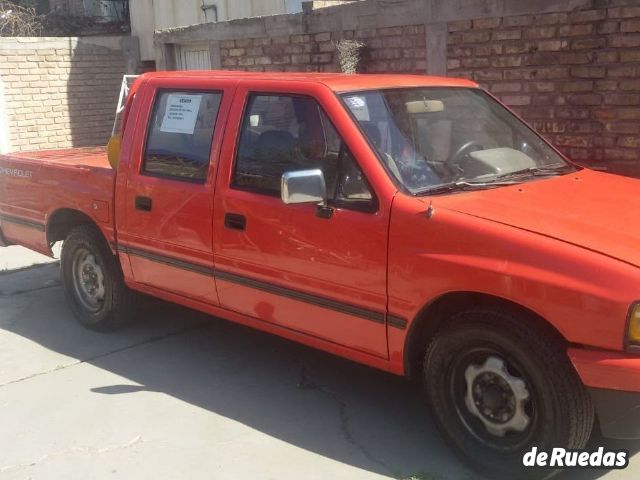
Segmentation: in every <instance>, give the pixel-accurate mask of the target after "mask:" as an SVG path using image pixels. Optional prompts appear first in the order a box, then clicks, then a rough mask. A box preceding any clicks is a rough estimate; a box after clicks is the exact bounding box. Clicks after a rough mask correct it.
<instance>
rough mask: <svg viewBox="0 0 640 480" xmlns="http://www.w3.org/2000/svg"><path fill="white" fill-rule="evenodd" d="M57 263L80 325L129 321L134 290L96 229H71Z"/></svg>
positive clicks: (115, 324)
mask: <svg viewBox="0 0 640 480" xmlns="http://www.w3.org/2000/svg"><path fill="white" fill-rule="evenodd" d="M60 264H61V276H62V283H63V285H64V288H65V293H66V296H67V299H68V301H69V304H70V306H71V310H72V311H73V314H74V315H75V317H76V318H77V319H78V321H79V322H80V323H81V324H83V325H84V326H86V327H88V328H91V329H94V330H113V329H115V328H117V327H119V326H121V325H123V324H124V323H126V322H127V321H128V320H130V318H131V316H132V312H133V296H134V293H133V292H132V291H131V290H129V288H128V287H127V286H126V285H125V283H124V278H123V275H122V270H121V269H120V264H119V262H118V259H117V258H116V257H115V256H114V255H113V254H112V253H111V250H110V249H109V246H108V245H107V243H106V241H105V240H104V237H103V236H102V234H101V233H100V231H99V230H98V229H96V228H95V227H93V226H91V225H84V226H80V227H77V228H75V229H73V230H72V231H71V233H70V234H69V235H68V236H67V238H66V240H65V241H64V244H63V247H62V255H61V260H60Z"/></svg>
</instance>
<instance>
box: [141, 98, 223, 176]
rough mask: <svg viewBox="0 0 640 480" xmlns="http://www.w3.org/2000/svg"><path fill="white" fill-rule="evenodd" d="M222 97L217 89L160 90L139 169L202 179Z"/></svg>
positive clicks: (149, 172) (147, 172)
mask: <svg viewBox="0 0 640 480" xmlns="http://www.w3.org/2000/svg"><path fill="white" fill-rule="evenodd" d="M221 99H222V94H221V93H219V92H177V91H162V92H159V94H158V95H157V97H156V101H155V105H154V107H153V115H152V116H151V122H150V129H149V135H148V137H147V145H146V149H145V154H144V162H143V166H142V172H143V173H145V174H148V175H156V176H163V177H171V178H175V179H178V180H190V181H198V182H204V181H205V180H206V178H207V171H208V169H209V157H210V154H211V141H212V137H213V130H214V127H215V123H216V118H217V117H218V110H219V109H220V100H221Z"/></svg>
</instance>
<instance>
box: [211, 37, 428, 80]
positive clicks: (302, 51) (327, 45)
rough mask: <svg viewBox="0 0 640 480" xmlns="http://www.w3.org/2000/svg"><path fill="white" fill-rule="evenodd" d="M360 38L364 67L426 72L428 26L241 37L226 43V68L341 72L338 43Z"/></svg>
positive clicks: (223, 53)
mask: <svg viewBox="0 0 640 480" xmlns="http://www.w3.org/2000/svg"><path fill="white" fill-rule="evenodd" d="M343 38H344V39H358V40H362V41H363V42H364V43H365V44H366V48H365V49H364V50H363V52H362V58H363V62H362V63H363V66H364V69H363V70H364V71H365V72H369V73H373V72H412V73H424V72H425V71H426V66H427V65H426V61H425V34H424V25H407V26H402V27H388V28H377V29H375V28H374V29H363V30H358V31H354V30H344V31H337V32H320V33H315V34H313V35H310V34H302V35H283V36H277V37H259V38H241V39H236V40H225V41H222V42H220V60H221V66H222V68H224V69H233V70H250V71H293V72H295V71H303V72H304V71H313V72H336V71H339V68H338V58H337V54H336V45H335V44H336V42H338V41H339V40H340V39H343Z"/></svg>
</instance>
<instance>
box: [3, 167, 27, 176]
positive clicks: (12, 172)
mask: <svg viewBox="0 0 640 480" xmlns="http://www.w3.org/2000/svg"><path fill="white" fill-rule="evenodd" d="M0 175H6V176H7V177H18V178H31V177H32V176H33V172H31V171H30V170H20V169H17V168H5V167H2V166H0Z"/></svg>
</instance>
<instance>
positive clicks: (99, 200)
mask: <svg viewBox="0 0 640 480" xmlns="http://www.w3.org/2000/svg"><path fill="white" fill-rule="evenodd" d="M114 179H115V171H114V170H113V169H112V168H111V166H110V165H109V161H108V159H107V153H106V150H105V149H104V148H96V147H93V148H72V149H64V150H46V151H34V152H19V153H10V154H6V155H0V243H7V244H11V243H18V242H19V243H20V244H21V245H24V246H26V247H29V248H32V249H33V250H36V251H38V252H41V253H45V254H50V248H49V243H50V242H49V240H48V238H47V224H48V223H49V221H50V219H51V217H52V216H53V215H57V214H61V213H63V210H64V209H74V210H77V211H79V212H82V213H83V214H85V215H87V216H88V217H89V218H91V219H93V220H94V221H95V222H96V223H97V224H98V225H99V226H100V228H101V229H102V230H103V233H104V234H105V236H106V237H107V238H108V239H110V241H111V239H112V238H113V215H112V212H113V207H112V198H113V182H114Z"/></svg>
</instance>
